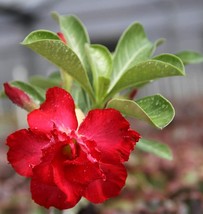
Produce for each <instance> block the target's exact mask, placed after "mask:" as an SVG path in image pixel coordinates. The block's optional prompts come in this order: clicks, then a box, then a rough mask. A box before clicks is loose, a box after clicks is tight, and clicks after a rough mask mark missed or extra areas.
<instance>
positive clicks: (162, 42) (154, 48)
mask: <svg viewBox="0 0 203 214" xmlns="http://www.w3.org/2000/svg"><path fill="white" fill-rule="evenodd" d="M165 41H166V40H165V39H164V38H159V39H157V40H156V41H155V42H154V44H153V50H152V54H151V55H153V54H154V52H155V51H156V49H157V48H158V47H159V46H160V45H162V44H164V43H165Z"/></svg>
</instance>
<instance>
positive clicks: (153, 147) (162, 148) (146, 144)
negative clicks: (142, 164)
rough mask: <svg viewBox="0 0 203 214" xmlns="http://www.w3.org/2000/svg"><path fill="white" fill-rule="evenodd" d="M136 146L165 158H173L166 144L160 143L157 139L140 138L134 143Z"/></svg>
mask: <svg viewBox="0 0 203 214" xmlns="http://www.w3.org/2000/svg"><path fill="white" fill-rule="evenodd" d="M136 148H138V149H140V150H142V151H144V152H149V153H152V154H154V155H156V156H158V157H161V158H164V159H167V160H173V154H172V151H171V149H170V148H169V147H168V146H167V145H166V144H163V143H160V142H158V141H154V140H146V139H143V138H141V139H140V140H139V142H138V143H137V144H136Z"/></svg>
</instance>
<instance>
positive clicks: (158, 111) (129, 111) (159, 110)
mask: <svg viewBox="0 0 203 214" xmlns="http://www.w3.org/2000/svg"><path fill="white" fill-rule="evenodd" d="M107 108H114V109H117V110H118V111H120V112H121V113H122V114H124V115H126V116H129V117H134V118H137V119H140V120H143V121H145V122H147V123H149V124H151V125H153V126H155V127H157V128H160V129H162V128H164V127H166V126H167V125H168V124H169V123H170V122H171V121H172V120H173V118H174V115H175V110H174V108H173V106H172V105H171V103H170V102H169V101H168V100H167V99H165V98H164V97H163V96H161V95H153V96H148V97H144V98H142V99H139V100H137V101H132V100H127V99H112V100H110V101H109V103H108V104H107Z"/></svg>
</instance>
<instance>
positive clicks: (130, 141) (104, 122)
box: [78, 109, 139, 163]
mask: <svg viewBox="0 0 203 214" xmlns="http://www.w3.org/2000/svg"><path fill="white" fill-rule="evenodd" d="M129 127H130V125H129V123H128V121H127V120H126V119H125V118H124V117H123V116H122V115H121V114H120V112H119V111H117V110H114V109H103V110H92V111H90V112H89V113H88V115H87V117H86V118H85V119H84V121H83V122H82V123H81V125H80V127H79V130H78V133H79V134H80V135H84V136H85V137H86V138H87V139H88V140H92V141H95V142H96V143H97V148H98V150H99V151H101V162H107V163H108V162H112V161H116V162H117V161H122V162H123V161H127V160H128V158H129V155H130V152H131V151H132V150H133V148H134V145H135V143H136V142H137V141H138V140H139V134H138V133H136V132H135V131H132V130H130V129H129Z"/></svg>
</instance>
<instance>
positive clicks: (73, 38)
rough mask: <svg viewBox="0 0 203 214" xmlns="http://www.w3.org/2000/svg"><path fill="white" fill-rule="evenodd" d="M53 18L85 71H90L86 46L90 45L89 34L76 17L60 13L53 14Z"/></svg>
mask: <svg viewBox="0 0 203 214" xmlns="http://www.w3.org/2000/svg"><path fill="white" fill-rule="evenodd" d="M52 16H53V17H54V18H55V19H56V20H57V21H58V23H59V25H60V29H61V32H62V33H63V34H64V36H65V38H66V40H67V45H68V46H70V47H71V48H72V50H73V51H74V52H75V53H76V54H77V56H78V57H79V59H80V61H81V62H82V64H83V66H84V67H85V69H87V70H88V64H87V59H86V55H85V44H86V43H89V42H90V41H89V36H88V33H87V31H86V29H85V27H84V26H83V24H82V23H81V21H80V20H79V19H78V18H77V17H75V16H61V15H59V14H58V13H55V12H54V13H52Z"/></svg>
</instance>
